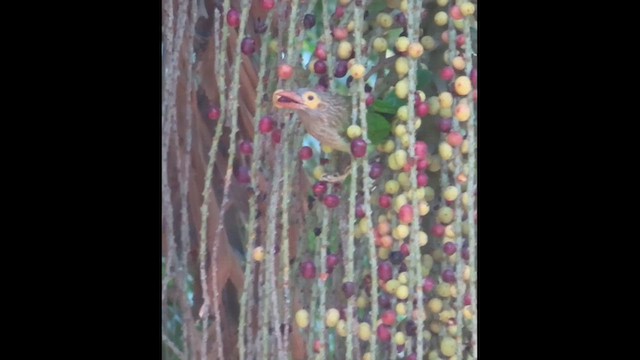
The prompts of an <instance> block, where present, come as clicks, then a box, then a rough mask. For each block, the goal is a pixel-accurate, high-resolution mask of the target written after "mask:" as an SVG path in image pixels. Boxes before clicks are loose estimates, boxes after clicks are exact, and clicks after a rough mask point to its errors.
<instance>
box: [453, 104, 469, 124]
mask: <svg viewBox="0 0 640 360" xmlns="http://www.w3.org/2000/svg"><path fill="white" fill-rule="evenodd" d="M453 113H454V115H455V116H456V119H458V121H462V122H464V121H467V120H469V118H470V117H471V109H470V108H469V105H467V103H466V102H462V101H461V102H460V103H458V105H456V108H455V109H454V111H453Z"/></svg>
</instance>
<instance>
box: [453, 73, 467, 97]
mask: <svg viewBox="0 0 640 360" xmlns="http://www.w3.org/2000/svg"><path fill="white" fill-rule="evenodd" d="M454 88H455V89H456V93H457V94H458V95H460V96H466V95H468V94H469V93H470V92H471V80H470V79H469V78H468V77H466V76H460V77H459V78H457V79H456V81H455V83H454Z"/></svg>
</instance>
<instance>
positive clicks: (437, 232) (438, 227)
mask: <svg viewBox="0 0 640 360" xmlns="http://www.w3.org/2000/svg"><path fill="white" fill-rule="evenodd" d="M431 234H433V236H435V237H442V236H443V235H444V225H442V224H435V225H433V227H432V228H431Z"/></svg>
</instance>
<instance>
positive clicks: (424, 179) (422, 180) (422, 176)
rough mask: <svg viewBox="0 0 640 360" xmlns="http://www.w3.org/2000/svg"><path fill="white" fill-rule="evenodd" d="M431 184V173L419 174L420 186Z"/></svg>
mask: <svg viewBox="0 0 640 360" xmlns="http://www.w3.org/2000/svg"><path fill="white" fill-rule="evenodd" d="M427 185H429V175H427V174H418V186H420V187H423V186H427Z"/></svg>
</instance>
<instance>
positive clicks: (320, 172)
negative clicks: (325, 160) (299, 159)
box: [313, 165, 324, 180]
mask: <svg viewBox="0 0 640 360" xmlns="http://www.w3.org/2000/svg"><path fill="white" fill-rule="evenodd" d="M323 176H324V167H323V166H322V165H318V166H316V167H315V168H313V178H314V179H316V180H320V179H322V177H323Z"/></svg>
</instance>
